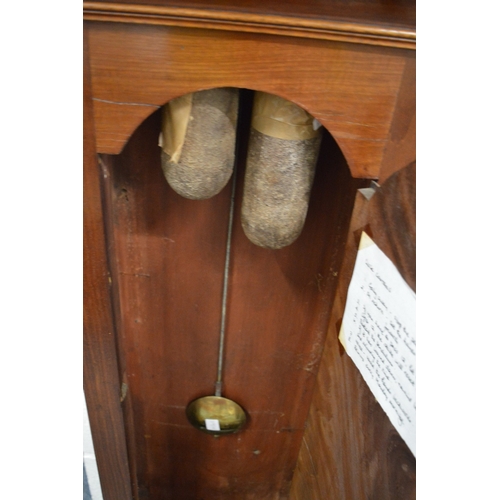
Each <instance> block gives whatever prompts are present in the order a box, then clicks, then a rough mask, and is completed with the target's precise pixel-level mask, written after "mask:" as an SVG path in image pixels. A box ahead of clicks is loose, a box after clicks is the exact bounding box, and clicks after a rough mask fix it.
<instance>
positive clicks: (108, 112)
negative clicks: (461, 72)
mask: <svg viewBox="0 0 500 500" xmlns="http://www.w3.org/2000/svg"><path fill="white" fill-rule="evenodd" d="M89 24H90V25H91V32H90V50H91V54H92V59H91V69H92V89H93V99H94V110H95V127H96V140H97V150H98V152H100V153H110V154H116V153H119V152H120V151H121V150H122V148H123V146H124V145H125V143H126V142H127V139H128V137H130V135H131V134H132V132H133V130H134V129H135V128H136V127H137V126H138V125H139V124H140V123H141V122H142V121H143V120H144V119H145V118H146V117H147V116H149V115H150V114H151V113H152V112H154V111H155V110H156V109H158V107H159V106H162V105H163V104H165V103H166V102H167V101H169V100H170V99H172V98H174V97H178V96H179V95H182V94H186V93H189V92H193V91H196V90H200V89H206V88H214V87H225V86H232V87H239V88H247V89H252V90H262V91H265V92H268V93H271V94H276V95H279V96H281V97H284V98H286V99H288V100H291V101H293V102H295V103H296V104H298V105H299V106H301V107H302V108H304V109H306V110H307V111H308V112H309V113H311V114H312V115H313V116H314V117H315V118H317V119H318V120H319V121H320V122H321V123H322V124H323V125H324V126H325V127H326V128H327V129H328V131H329V132H330V133H331V134H332V135H333V137H334V138H335V140H336V142H337V143H338V145H339V146H340V148H341V150H342V152H343V154H344V156H345V157H346V159H347V162H348V165H349V168H350V169H351V173H352V175H353V176H354V177H360V178H377V177H378V176H379V172H380V167H381V164H382V160H383V157H384V152H385V150H386V147H387V144H388V141H389V135H390V134H389V132H390V130H391V124H392V120H393V115H394V111H395V106H396V101H397V98H398V94H399V89H400V83H401V79H402V77H403V72H404V70H405V67H406V61H407V59H408V58H409V57H410V58H412V57H414V52H413V51H408V50H402V49H391V48H383V47H370V46H359V45H353V44H344V43H337V42H328V41H319V40H300V43H297V42H296V39H294V38H287V37H277V36H271V35H253V34H245V33H233V32H231V33H230V32H223V31H214V30H203V29H182V28H170V27H163V26H141V25H125V24H118V23H116V24H111V23H89Z"/></svg>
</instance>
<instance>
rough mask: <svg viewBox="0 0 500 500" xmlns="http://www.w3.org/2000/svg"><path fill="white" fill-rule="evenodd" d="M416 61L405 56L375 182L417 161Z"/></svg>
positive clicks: (383, 179)
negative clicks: (404, 65)
mask: <svg viewBox="0 0 500 500" xmlns="http://www.w3.org/2000/svg"><path fill="white" fill-rule="evenodd" d="M416 76H417V75H416V61H415V57H411V56H408V59H407V60H406V67H405V70H404V73H403V78H402V80H401V87H400V90H399V95H398V101H397V104H396V110H395V112H394V118H393V121H392V126H391V131H390V133H389V141H388V143H387V147H386V149H385V153H384V159H383V160H382V166H381V168H380V174H379V179H378V182H379V183H380V184H381V183H383V182H385V180H386V179H387V178H388V177H390V176H391V175H392V174H393V173H394V172H396V171H397V170H399V169H400V168H403V167H404V166H406V165H408V164H409V163H411V162H413V161H415V160H416V146H417V145H416V139H417V137H416V83H417V82H416Z"/></svg>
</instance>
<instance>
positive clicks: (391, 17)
mask: <svg viewBox="0 0 500 500" xmlns="http://www.w3.org/2000/svg"><path fill="white" fill-rule="evenodd" d="M83 8H84V19H87V20H91V21H110V22H122V23H139V24H158V25H164V26H182V27H189V28H193V27H199V28H206V29H218V30H229V31H239V32H249V33H267V34H277V35H282V36H295V37H301V38H316V39H325V40H337V41H344V42H351V43H362V44H374V45H380V46H389V47H401V48H409V49H415V2H414V0H387V1H385V2H379V1H377V0H358V1H350V2H345V1H342V0H330V1H328V2H324V1H321V0H311V1H308V2H304V1H303V0H293V1H290V0H286V1H284V0H272V1H267V0H265V1H264V0H256V1H254V0H236V1H231V0H216V1H212V2H210V5H209V6H208V7H207V4H206V2H204V1H183V0H174V1H172V0H170V1H169V0H142V1H135V0H125V1H122V2H119V3H116V2H109V1H84V3H83Z"/></svg>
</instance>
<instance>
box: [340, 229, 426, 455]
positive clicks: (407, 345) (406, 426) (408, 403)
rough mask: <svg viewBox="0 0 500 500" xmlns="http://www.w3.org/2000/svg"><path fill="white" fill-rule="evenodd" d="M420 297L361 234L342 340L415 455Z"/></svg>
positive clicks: (391, 264)
mask: <svg viewBox="0 0 500 500" xmlns="http://www.w3.org/2000/svg"><path fill="white" fill-rule="evenodd" d="M415 312H416V295H415V292H413V290H412V289H411V288H410V287H409V286H408V284H407V283H406V282H405V281H404V279H403V278H402V276H401V275H400V274H399V272H398V270H397V269H396V267H395V266H394V264H393V263H392V262H391V260H390V259H389V258H388V257H387V256H386V255H385V254H384V253H383V252H382V251H381V250H380V249H379V248H378V247H377V245H375V243H374V242H373V241H372V240H371V239H370V237H369V236H368V235H367V234H366V233H363V234H362V237H361V242H360V245H359V251H358V256H357V259H356V265H355V267H354V273H353V276H352V280H351V283H350V285H349V291H348V294H347V303H346V309H345V313H344V318H343V321H342V328H341V332H340V335H339V339H340V341H341V342H342V344H343V345H344V347H345V350H346V352H347V354H348V355H349V356H350V357H351V358H352V360H353V361H354V364H355V365H356V366H357V368H358V369H359V371H360V372H361V374H362V376H363V378H364V379H365V381H366V383H367V384H368V386H369V387H370V389H371V391H372V392H373V394H374V396H375V398H376V399H377V401H378V402H379V403H380V405H381V406H382V408H383V409H384V411H385V412H386V413H387V415H388V417H389V419H390V421H391V423H392V424H393V425H394V427H395V428H396V429H397V431H398V432H399V434H400V435H401V437H402V438H403V440H404V441H405V443H406V444H407V445H408V447H409V448H410V450H411V451H412V453H413V454H414V455H415V456H416V446H415V423H416V418H415V417H416V397H415V395H416V392H415V388H416V327H415V321H416V318H415Z"/></svg>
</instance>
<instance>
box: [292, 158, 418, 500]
mask: <svg viewBox="0 0 500 500" xmlns="http://www.w3.org/2000/svg"><path fill="white" fill-rule="evenodd" d="M362 230H364V231H366V232H367V233H368V234H370V236H371V237H372V238H373V239H374V241H375V243H376V244H377V245H378V246H379V247H380V248H381V249H382V251H383V252H385V253H386V255H388V256H389V257H390V258H391V260H392V261H393V262H394V264H395V265H396V267H397V268H398V270H399V271H400V272H401V274H402V276H403V277H404V278H405V279H406V281H407V282H408V284H409V285H410V286H411V287H412V288H413V289H414V290H415V286H416V277H415V248H416V247H415V243H416V235H415V163H411V164H410V165H408V166H406V167H405V168H403V169H402V170H399V171H398V172H397V173H395V174H393V175H392V176H391V177H390V178H389V179H387V181H386V182H385V183H384V184H383V185H382V187H381V189H380V190H379V191H378V192H376V193H375V194H374V196H373V197H372V198H371V200H370V201H367V200H366V199H365V198H364V196H363V195H362V194H360V193H358V194H357V197H356V203H355V208H354V212H353V218H352V221H351V227H350V230H349V239H348V242H347V245H346V251H345V260H344V263H343V264H342V270H341V275H340V282H339V287H338V291H337V295H336V299H335V302H334V307H333V313H332V317H331V321H330V327H329V332H328V336H327V340H326V343H325V350H324V353H323V357H322V361H321V365H320V369H319V372H318V378H317V384H316V388H315V392H314V397H313V401H312V404H311V411H310V414H309V418H308V421H307V429H306V432H305V434H304V440H303V444H302V447H301V451H300V455H299V459H298V462H297V469H296V471H295V475H294V481H293V486H292V493H291V496H290V498H291V499H292V500H303V499H308V500H325V499H335V500H364V499H370V500H390V499H394V500H401V499H405V500H407V499H408V500H410V499H414V498H415V477H416V472H415V464H416V462H415V458H414V456H413V455H412V453H411V451H410V450H409V449H408V447H407V446H406V444H405V443H404V441H403V440H402V439H401V438H400V436H399V434H398V433H397V431H396V430H395V429H394V427H393V426H392V424H391V423H390V421H389V419H388V417H387V416H386V415H385V413H384V411H383V410H382V408H381V407H380V405H379V404H378V403H377V402H376V400H375V398H374V396H373V395H372V393H371V392H370V390H369V388H368V386H367V385H366V383H365V382H364V381H363V379H362V376H361V374H360V373H359V371H358V370H357V368H356V367H355V365H354V364H353V362H352V360H351V359H350V358H349V357H348V355H347V354H346V353H345V351H344V350H343V348H342V346H341V344H340V343H339V341H338V334H339V330H340V326H341V322H342V315H343V311H344V307H345V300H346V294H347V288H348V285H349V281H350V277H351V276H352V271H353V269H354V262H355V258H356V254H357V247H358V243H359V238H360V235H361V231H362Z"/></svg>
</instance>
